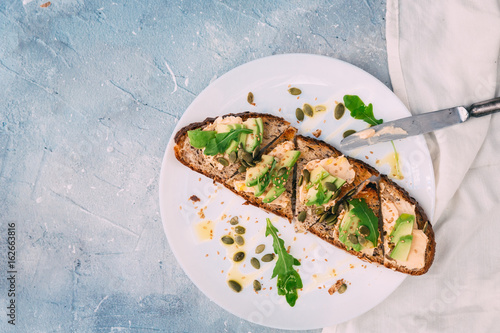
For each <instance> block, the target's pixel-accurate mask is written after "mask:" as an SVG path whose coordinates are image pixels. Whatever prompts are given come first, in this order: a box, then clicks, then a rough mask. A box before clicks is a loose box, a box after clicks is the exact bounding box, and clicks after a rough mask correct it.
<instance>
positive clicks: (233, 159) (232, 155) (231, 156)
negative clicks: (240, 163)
mask: <svg viewBox="0 0 500 333" xmlns="http://www.w3.org/2000/svg"><path fill="white" fill-rule="evenodd" d="M228 159H229V162H231V163H234V162H236V160H237V159H238V153H236V151H232V152H231V153H229V157H228Z"/></svg>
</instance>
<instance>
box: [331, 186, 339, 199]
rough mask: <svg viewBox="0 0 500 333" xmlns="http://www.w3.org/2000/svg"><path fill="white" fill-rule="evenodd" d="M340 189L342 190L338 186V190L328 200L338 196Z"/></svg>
mask: <svg viewBox="0 0 500 333" xmlns="http://www.w3.org/2000/svg"><path fill="white" fill-rule="evenodd" d="M341 191H342V190H341V189H340V188H339V189H338V190H336V191H335V193H333V194H332V197H331V198H330V200H334V199H337V197H338V196H339V194H340V192H341Z"/></svg>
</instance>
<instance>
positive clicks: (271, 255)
mask: <svg viewBox="0 0 500 333" xmlns="http://www.w3.org/2000/svg"><path fill="white" fill-rule="evenodd" d="M260 260H262V261H263V262H270V261H273V260H274V253H268V254H264V255H263V256H262V258H261V259H260Z"/></svg>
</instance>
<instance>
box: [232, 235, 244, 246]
mask: <svg viewBox="0 0 500 333" xmlns="http://www.w3.org/2000/svg"><path fill="white" fill-rule="evenodd" d="M234 241H235V243H236V244H238V245H239V246H242V245H243V244H245V238H243V237H241V236H236V237H234Z"/></svg>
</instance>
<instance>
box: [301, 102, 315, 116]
mask: <svg viewBox="0 0 500 333" xmlns="http://www.w3.org/2000/svg"><path fill="white" fill-rule="evenodd" d="M302 110H303V111H304V114H305V115H306V116H308V117H312V116H313V115H314V113H313V108H312V106H311V105H310V104H307V103H306V104H304V105H303V106H302Z"/></svg>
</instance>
